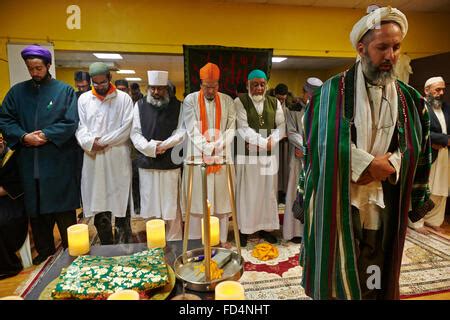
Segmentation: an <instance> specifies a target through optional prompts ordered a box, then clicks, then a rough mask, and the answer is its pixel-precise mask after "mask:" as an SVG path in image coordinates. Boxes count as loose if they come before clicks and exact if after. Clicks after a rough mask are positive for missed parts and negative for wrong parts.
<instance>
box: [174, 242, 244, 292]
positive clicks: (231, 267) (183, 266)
mask: <svg viewBox="0 0 450 320" xmlns="http://www.w3.org/2000/svg"><path fill="white" fill-rule="evenodd" d="M213 250H217V251H218V252H220V251H224V252H229V253H230V254H231V259H230V261H229V262H227V263H226V264H225V265H224V266H222V267H221V269H223V274H222V277H221V278H220V279H216V280H211V281H196V280H194V279H192V278H189V277H188V276H187V275H188V274H192V273H193V272H195V270H194V266H195V265H198V264H199V263H198V262H191V261H190V260H192V258H194V257H197V256H200V255H203V254H204V249H203V248H198V249H193V250H189V251H187V252H186V258H187V259H186V263H183V255H180V256H178V257H177V259H176V260H175V263H174V271H175V275H176V277H177V278H178V279H180V280H181V281H183V282H185V283H186V288H187V289H190V290H193V291H200V292H207V291H214V288H215V287H216V285H217V284H218V283H220V282H222V281H225V280H239V279H240V277H241V276H242V274H243V273H244V259H243V258H242V257H240V256H239V254H238V253H237V252H234V251H232V250H229V249H225V248H213Z"/></svg>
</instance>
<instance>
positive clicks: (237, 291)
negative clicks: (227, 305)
mask: <svg viewBox="0 0 450 320" xmlns="http://www.w3.org/2000/svg"><path fill="white" fill-rule="evenodd" d="M215 299H216V300H245V293H244V287H243V286H242V284H240V283H239V282H238V281H222V282H220V283H219V284H218V285H217V286H216V288H215Z"/></svg>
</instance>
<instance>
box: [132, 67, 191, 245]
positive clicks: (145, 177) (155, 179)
mask: <svg viewBox="0 0 450 320" xmlns="http://www.w3.org/2000/svg"><path fill="white" fill-rule="evenodd" d="M148 79H149V80H148V83H149V89H148V94H147V96H144V97H143V98H142V99H140V100H138V101H137V107H135V108H134V115H133V126H132V129H131V140H132V141H133V144H134V146H135V147H136V150H137V151H138V154H137V159H136V164H137V167H138V168H139V184H140V195H141V212H140V215H141V217H144V218H159V219H163V220H165V221H167V232H166V238H167V240H168V241H170V240H181V239H182V227H181V211H180V206H179V196H178V189H179V186H180V181H181V165H182V162H181V161H176V160H174V159H175V156H174V157H172V148H173V147H174V146H175V145H177V144H179V143H180V142H182V141H183V137H184V134H183V131H181V130H177V127H178V118H179V115H180V104H181V103H180V101H178V100H177V99H176V97H175V96H171V95H169V87H168V72H166V71H148Z"/></svg>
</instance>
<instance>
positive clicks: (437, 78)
mask: <svg viewBox="0 0 450 320" xmlns="http://www.w3.org/2000/svg"><path fill="white" fill-rule="evenodd" d="M438 82H444V83H445V81H444V78H442V77H432V78H430V79H428V80H427V81H426V82H425V86H424V88H426V87H428V86H431V85H432V84H435V83H438Z"/></svg>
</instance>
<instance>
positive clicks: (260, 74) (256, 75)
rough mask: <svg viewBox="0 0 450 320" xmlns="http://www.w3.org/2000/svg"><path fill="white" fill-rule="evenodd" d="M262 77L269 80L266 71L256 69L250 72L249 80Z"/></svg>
mask: <svg viewBox="0 0 450 320" xmlns="http://www.w3.org/2000/svg"><path fill="white" fill-rule="evenodd" d="M260 78H262V79H265V80H267V76H266V74H265V73H264V71H262V70H259V69H255V70H253V71H252V72H250V73H249V74H248V77H247V80H253V79H260Z"/></svg>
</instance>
